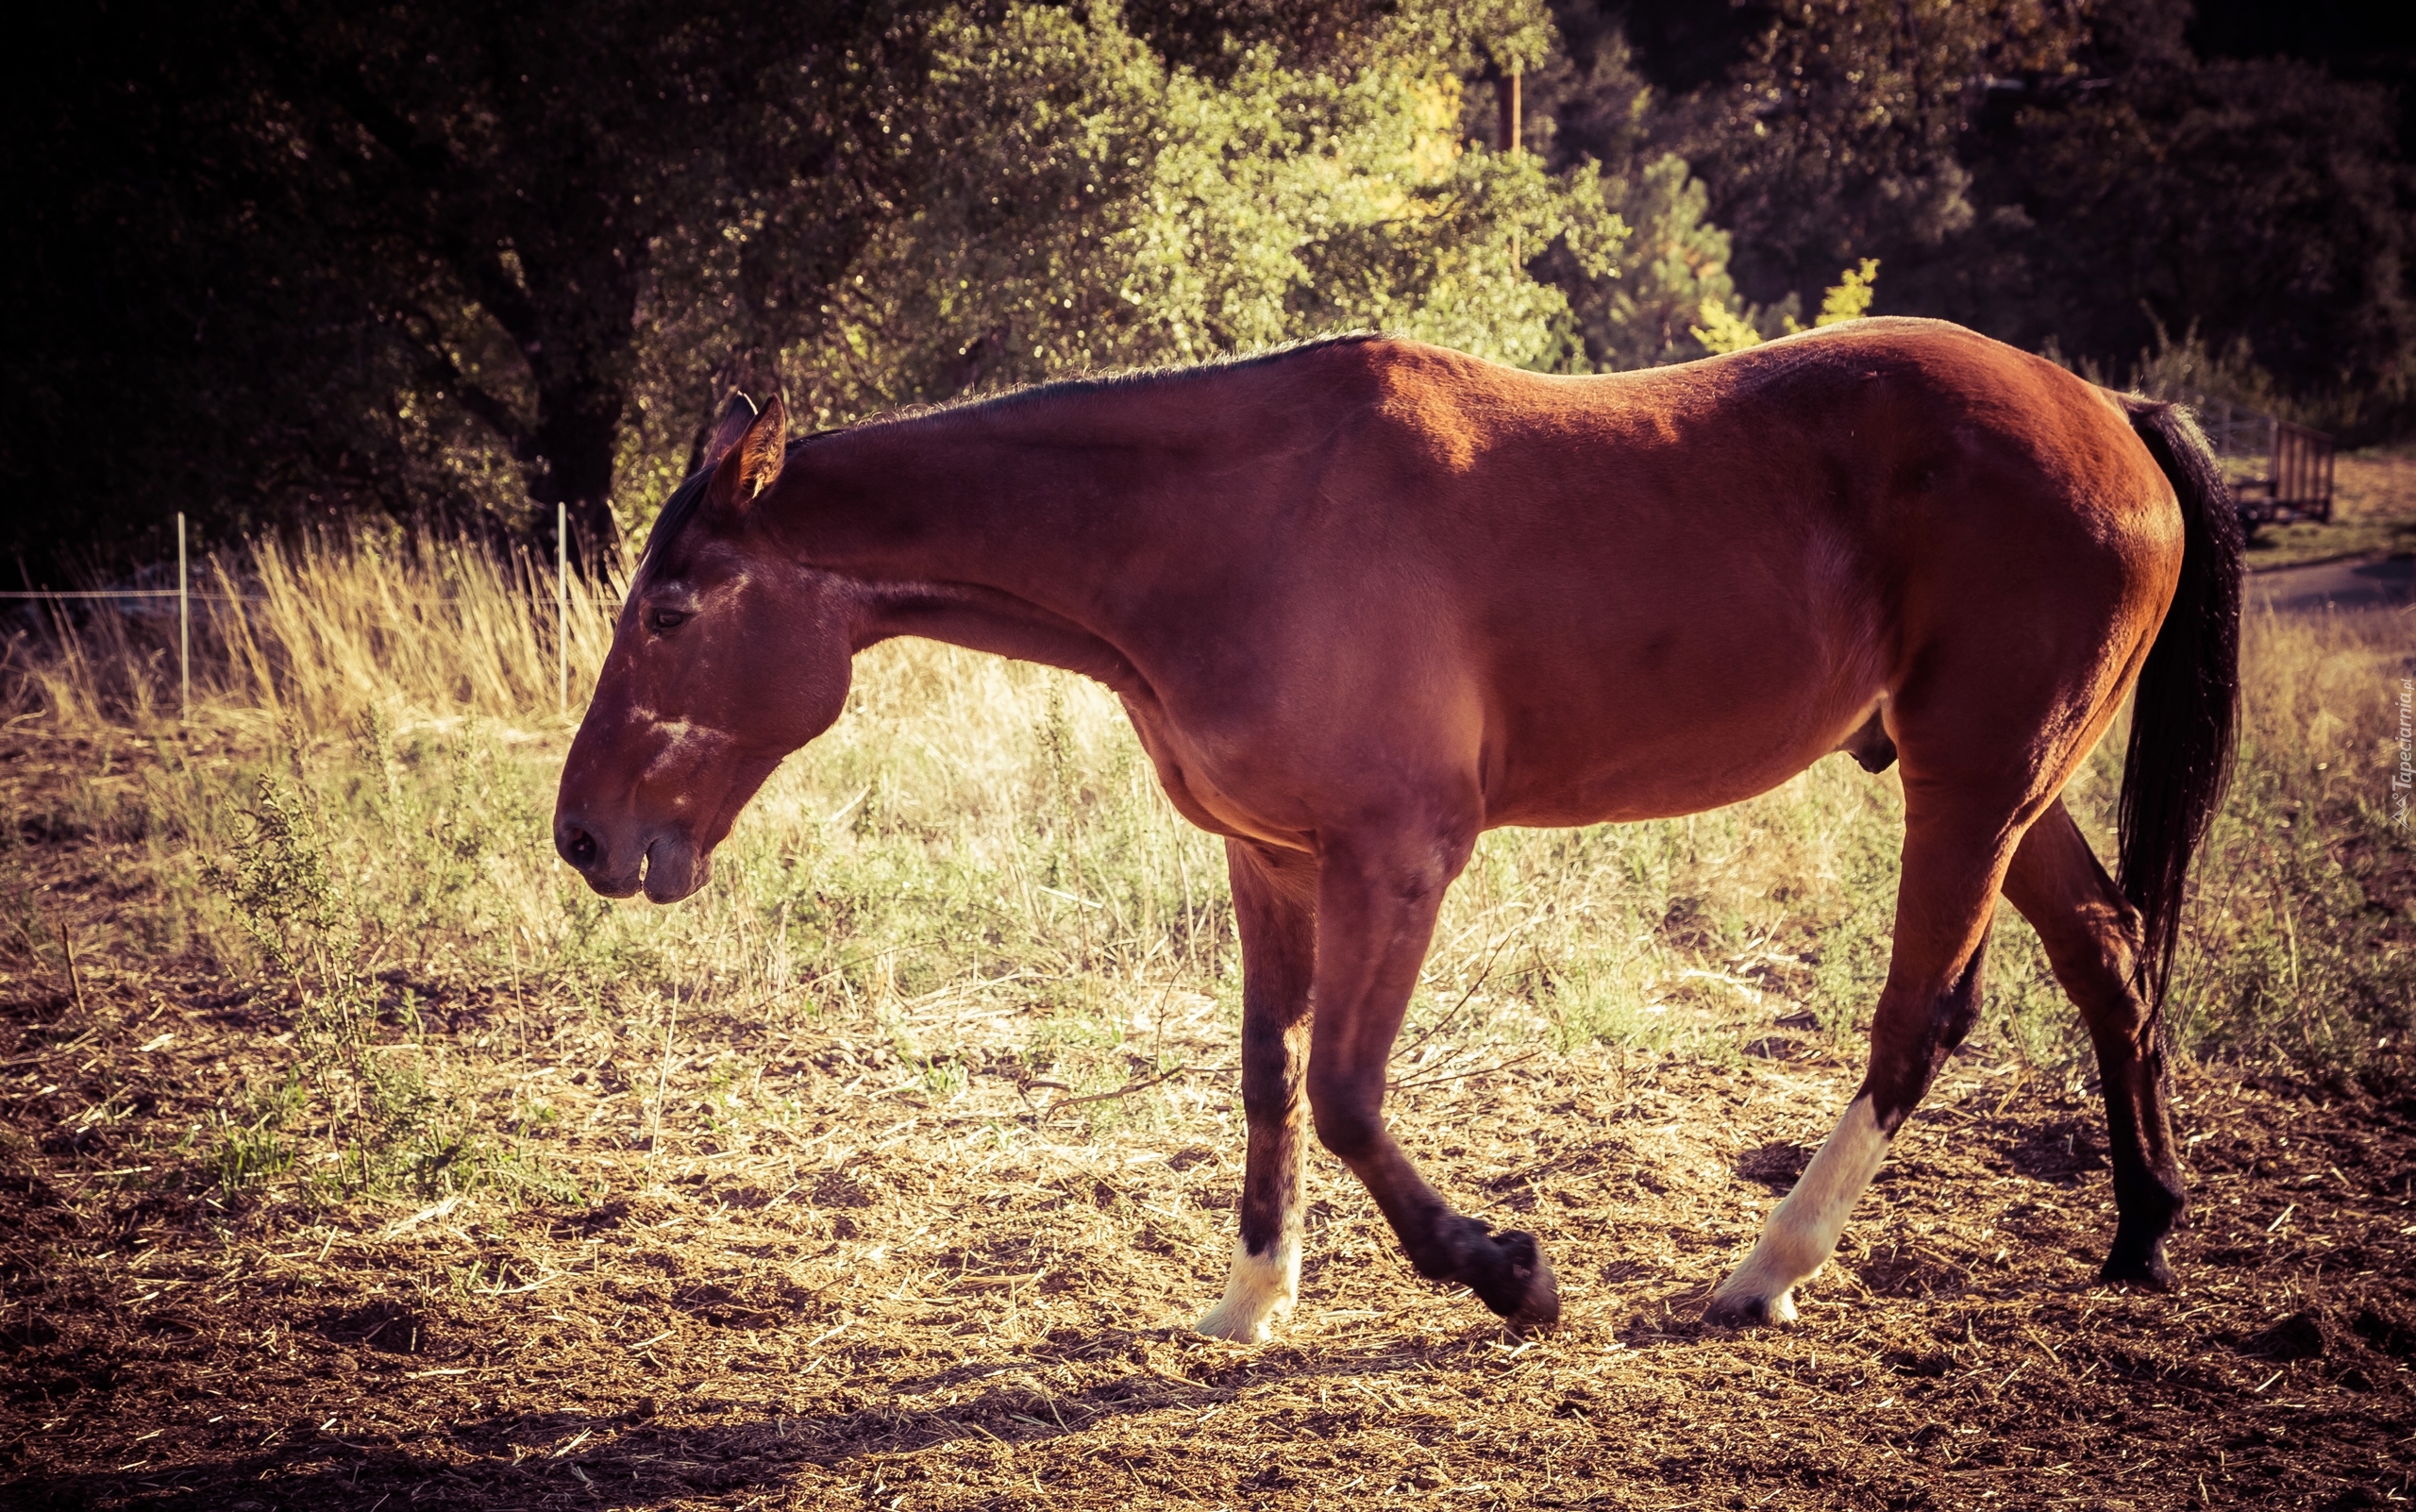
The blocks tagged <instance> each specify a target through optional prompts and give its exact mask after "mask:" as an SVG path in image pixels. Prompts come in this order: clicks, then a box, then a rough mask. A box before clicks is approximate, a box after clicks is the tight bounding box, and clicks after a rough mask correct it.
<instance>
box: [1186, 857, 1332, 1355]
mask: <svg viewBox="0 0 2416 1512" xmlns="http://www.w3.org/2000/svg"><path fill="white" fill-rule="evenodd" d="M1225 859H1226V866H1227V869H1228V870H1229V871H1230V872H1231V873H1232V875H1233V913H1234V917H1235V918H1236V920H1237V921H1238V923H1239V925H1240V931H1241V944H1242V1112H1243V1115H1244V1117H1246V1118H1247V1119H1248V1120H1249V1124H1250V1151H1249V1155H1248V1157H1247V1164H1246V1167H1245V1169H1244V1172H1243V1176H1242V1201H1241V1234H1240V1235H1239V1237H1237V1238H1236V1239H1235V1240H1234V1243H1233V1274H1232V1276H1231V1277H1230V1278H1228V1279H1227V1281H1226V1283H1225V1300H1224V1301H1223V1302H1219V1303H1217V1304H1216V1308H1215V1309H1214V1310H1213V1311H1211V1312H1210V1313H1209V1314H1208V1316H1207V1317H1205V1318H1203V1319H1200V1325H1199V1326H1200V1332H1201V1333H1202V1334H1206V1335H1209V1336H1212V1337H1216V1338H1230V1339H1237V1340H1240V1341H1242V1342H1244V1343H1263V1342H1265V1340H1266V1339H1267V1336H1268V1335H1269V1334H1270V1332H1271V1331H1272V1328H1273V1324H1274V1322H1275V1319H1277V1318H1279V1317H1281V1316H1282V1315H1284V1314H1285V1313H1288V1312H1290V1311H1291V1310H1292V1303H1293V1301H1294V1300H1295V1299H1296V1298H1297V1297H1298V1295H1299V1293H1300V1178H1301V1164H1300V1157H1301V1153H1302V1151H1301V1136H1302V1135H1303V1134H1305V1133H1306V1131H1305V1130H1304V1129H1303V1128H1302V1127H1301V1125H1302V1124H1303V1123H1304V1122H1305V1121H1306V1120H1305V1119H1303V1118H1302V1117H1301V1114H1302V1111H1303V1106H1304V1105H1303V1103H1302V1101H1301V1078H1302V1075H1303V1072H1304V1068H1305V1067H1306V1065H1307V1062H1308V1050H1309V1047H1308V1033H1307V1030H1308V1023H1307V1020H1308V1012H1309V979H1310V973H1311V971H1312V970H1313V969H1314V967H1315V966H1316V960H1317V863H1316V861H1315V860H1313V859H1312V858H1310V857H1307V856H1301V855H1294V854H1292V853H1290V852H1286V851H1278V850H1271V849H1265V848H1260V847H1257V846H1253V845H1250V844H1249V843H1247V842H1245V841H1240V840H1229V841H1227V842H1226V843H1225Z"/></svg>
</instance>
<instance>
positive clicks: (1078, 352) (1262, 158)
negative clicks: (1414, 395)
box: [782, 6, 1624, 423]
mask: <svg viewBox="0 0 2416 1512" xmlns="http://www.w3.org/2000/svg"><path fill="white" fill-rule="evenodd" d="M931 37H932V67H931V76H930V79H929V83H928V85H927V87H926V88H925V89H924V90H923V91H921V92H919V93H918V95H917V96H916V99H915V101H914V104H913V106H912V107H911V108H910V109H907V110H906V111H905V112H904V113H902V114H901V116H900V118H899V127H900V129H901V131H903V132H905V133H906V134H907V135H909V136H911V137H912V138H913V139H914V140H915V141H917V142H934V143H949V144H950V145H949V148H948V151H946V152H945V153H943V154H940V155H939V156H938V157H937V159H936V160H935V161H934V163H933V165H932V167H931V172H930V174H929V176H927V177H926V178H925V179H924V180H923V181H922V183H921V184H920V186H919V190H920V197H919V198H918V199H917V200H916V201H915V203H914V209H913V212H912V213H911V214H909V215H905V216H901V217H899V218H898V219H897V220H895V221H893V222H891V223H890V224H889V225H887V226H886V227H882V228H881V230H879V231H878V232H876V233H875V234H874V235H873V236H872V237H871V238H870V239H869V240H868V241H867V242H866V244H865V245H864V251H863V254H862V256H861V257H860V258H859V259H858V260H857V261H856V263H855V264H854V265H853V267H852V268H851V270H850V273H849V276H848V277H847V279H846V280H845V281H844V283H843V284H842V285H840V286H839V287H838V288H836V289H834V291H833V292H832V294H831V326H830V327H829V328H827V330H826V331H825V332H824V333H822V334H821V336H820V337H819V338H818V339H816V340H813V341H809V342H806V343H802V344H798V345H797V346H795V347H793V348H792V349H791V350H790V351H789V352H788V353H787V354H786V355H785V356H784V359H783V363H782V371H783V375H784V377H785V378H786V379H787V381H788V384H789V387H790V388H791V390H792V391H793V392H795V393H797V394H800V395H806V396H807V398H808V409H809V412H813V413H815V414H816V415H817V416H818V417H819V418H821V419H822V420H823V421H824V422H825V423H829V422H831V421H833V420H836V419H840V418H844V417H847V416H850V415H853V414H857V413H862V412H865V411H868V410H874V409H879V408H882V407H885V406H889V405H894V404H900V403H908V402H914V401H920V400H929V399H941V398H947V397H949V396H951V395H955V394H957V393H959V392H962V391H964V390H965V389H968V388H973V387H977V386H979V387H988V386H994V385H998V384H1001V383H1009V382H1017V381H1023V380H1027V379H1032V378H1045V377H1049V376H1052V375H1056V374H1062V373H1065V372H1079V371H1088V370H1097V369H1099V368H1113V367H1118V366H1126V365H1132V364H1135V363H1146V362H1158V361H1194V360H1198V359H1200V358H1204V357H1208V356H1212V355H1215V354H1218V353H1223V352H1230V351H1233V350H1236V349H1246V348H1249V347H1252V346H1263V345H1267V344H1272V343H1276V342H1281V341H1284V340H1288V339H1292V338H1296V337H1300V336H1304V335H1312V334H1317V333H1318V332H1321V331H1328V330H1336V329H1349V328H1365V327H1381V328H1385V329H1388V330H1392V331H1395V332H1398V333H1401V334H1405V335H1413V336H1421V337H1425V338H1427V339H1430V340H1434V341H1438V342H1443V343H1447V344H1453V345H1457V346H1461V347H1464V348H1467V349H1469V350H1473V351H1478V352H1483V353H1486V354H1489V355H1493V356H1496V357H1500V358H1502V359H1504V360H1507V361H1518V362H1525V363H1529V364H1532V365H1537V366H1552V365H1560V364H1563V363H1565V361H1567V360H1568V357H1569V343H1568V336H1567V331H1568V326H1569V308H1568V304H1567V301H1566V299H1565V297H1564V295H1563V294H1562V293H1561V292H1560V291H1559V290H1558V289H1556V288H1554V287H1552V285H1550V284H1547V283H1541V282H1538V281H1537V280H1536V279H1535V278H1534V277H1532V276H1530V274H1529V273H1528V271H1527V270H1526V267H1525V262H1526V261H1527V260H1528V259H1529V258H1530V257H1532V256H1533V255H1535V254H1536V253H1539V252H1541V251H1542V250H1544V249H1545V248H1547V247H1557V248H1559V249H1560V255H1561V256H1563V257H1565V258H1567V259H1569V260H1570V261H1571V264H1572V266H1574V267H1577V268H1580V269H1582V270H1590V272H1591V273H1592V274H1593V275H1594V276H1602V275H1603V274H1606V273H1607V272H1608V270H1609V268H1610V266H1611V261H1610V260H1611V259H1612V258H1613V257H1614V256H1615V255H1616V253H1617V251H1618V248H1619V244H1620V243H1621V241H1622V239H1623V234H1624V232H1623V227H1621V226H1620V224H1619V221H1618V219H1617V217H1616V215H1615V214H1613V213H1612V212H1611V211H1610V210H1608V208H1607V207H1606V206H1605V205H1604V203H1603V201H1602V195H1601V193H1600V191H1599V189H1598V187H1597V186H1596V184H1595V182H1594V176H1593V175H1592V172H1591V171H1590V170H1586V169H1580V170H1575V171H1572V172H1569V173H1567V174H1562V175H1553V174H1551V173H1549V172H1547V171H1546V170H1545V168H1544V166H1543V164H1542V163H1541V162H1540V161H1539V160H1536V159H1535V158H1534V157H1532V156H1529V155H1504V154H1500V153H1495V152H1492V151H1488V150H1485V149H1483V148H1473V149H1472V148H1470V147H1469V146H1468V145H1467V144H1466V143H1463V142H1462V141H1461V140H1460V138H1459V133H1458V126H1459V118H1460V99H1459V96H1460V89H1461V85H1460V80H1459V77H1458V75H1457V74H1456V73H1455V72H1454V70H1455V68H1456V67H1462V66H1469V65H1470V64H1471V63H1472V61H1473V58H1472V55H1471V49H1470V48H1469V40H1468V38H1466V37H1464V36H1455V35H1453V34H1452V33H1451V31H1449V30H1448V29H1445V28H1443V27H1440V26H1438V25H1434V18H1433V17H1431V16H1418V15H1409V16H1404V17H1401V18H1396V19H1395V20H1393V21H1389V22H1387V23H1385V24H1384V25H1383V26H1381V27H1379V28H1378V29H1377V30H1376V31H1375V32H1374V33H1372V34H1370V35H1368V36H1367V37H1363V38H1361V39H1358V40H1357V41H1356V43H1355V45H1354V48H1353V51H1352V54H1351V57H1349V58H1347V59H1335V58H1334V57H1331V56H1330V57H1328V58H1327V59H1323V60H1322V62H1321V63H1320V64H1318V65H1317V66H1307V65H1301V66H1294V65H1293V64H1291V63H1287V61H1286V56H1285V54H1284V51H1283V50H1281V49H1279V48H1277V47H1275V46H1273V45H1271V44H1270V45H1260V46H1257V47H1254V48H1251V49H1250V50H1248V51H1247V52H1246V53H1244V54H1243V55H1242V56H1241V57H1239V58H1238V59H1233V60H1232V62H1231V66H1230V67H1229V68H1227V69H1225V70H1223V76H1222V78H1221V80H1219V79H1217V78H1212V77H1208V76H1202V75H1200V74H1198V73H1195V72H1193V71H1192V70H1190V69H1188V68H1183V67H1168V66H1167V65H1166V63H1165V62H1164V60H1163V59H1161V58H1160V57H1159V56H1158V55H1157V54H1156V53H1155V52H1154V51H1153V50H1152V49H1150V48H1149V46H1147V45H1146V44H1145V43H1144V42H1142V41H1141V40H1140V39H1138V38H1135V37H1134V36H1133V35H1132V34H1131V33H1130V32H1128V31H1127V30H1125V29H1124V27H1123V26H1122V25H1121V24H1120V22H1119V21H1118V20H1117V18H1116V16H1115V14H1114V13H1113V12H1109V11H1104V10H1101V11H1093V12H1090V13H1089V14H1087V15H1082V14H1077V13H1074V12H1069V11H1066V10H1062V9H1056V8H1042V7H1026V6H1017V7H1013V8H1009V9H1007V10H1006V11H1004V12H1003V13H1002V14H1000V15H999V16H998V18H997V19H995V20H989V21H985V20H982V19H980V18H977V17H974V16H972V15H969V14H966V13H963V12H956V13H951V14H950V15H948V16H947V17H944V18H943V19H941V20H940V21H938V22H937V23H935V24H934V26H933V30H932V33H931Z"/></svg>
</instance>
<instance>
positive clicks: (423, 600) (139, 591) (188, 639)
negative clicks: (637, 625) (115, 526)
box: [0, 506, 621, 720]
mask: <svg viewBox="0 0 2416 1512" xmlns="http://www.w3.org/2000/svg"><path fill="white" fill-rule="evenodd" d="M567 513H568V512H567V510H566V509H563V508H561V507H560V506H558V507H557V511H556V517H555V547H556V561H555V572H554V582H553V589H554V647H553V651H554V655H553V661H554V674H555V677H554V683H555V705H556V709H557V712H566V711H567V710H568V708H569V702H570V639H571V627H570V619H571V614H572V613H573V612H574V611H578V612H579V613H593V612H595V611H598V610H600V611H603V612H605V613H606V614H607V615H608V616H610V615H612V614H616V613H618V611H619V608H620V604H621V596H619V595H598V594H584V593H578V592H575V591H573V589H572V587H571V582H570V549H569V520H568V518H567ZM212 561H213V563H214V561H215V559H212ZM210 570H213V571H215V572H216V573H217V574H218V577H219V580H220V581H221V582H222V583H224V582H225V580H226V571H225V569H224V568H223V567H217V566H214V565H213V566H212V567H211V568H210ZM176 578H177V584H176V586H175V587H173V588H33V587H27V588H25V589H21V590H0V602H22V603H50V604H61V603H76V602H94V603H108V602H112V601H124V600H139V601H150V602H159V601H164V600H167V599H175V600H176V630H177V633H176V662H177V678H176V681H177V693H178V700H177V701H178V715H179V717H180V718H182V719H187V720H189V719H191V717H192V714H193V623H192V616H193V605H194V604H196V603H198V604H207V605H216V604H225V605H248V604H260V605H275V604H277V603H279V602H281V601H282V600H281V599H280V597H279V596H277V595H276V594H273V593H229V592H224V591H221V592H210V591H202V590H195V589H194V588H193V568H192V563H191V559H190V557H189V555H188V553H187V547H186V527H185V516H184V515H183V513H182V512H178V514H177V515H176ZM530 586H532V587H536V586H538V583H534V582H532V583H531V584H530ZM483 601H484V596H482V595H480V594H478V593H476V592H467V593H461V594H440V595H434V596H428V595H394V594H384V593H381V594H379V595H377V598H376V600H375V602H376V603H377V604H380V605H382V606H384V607H385V608H387V609H390V610H391V609H432V608H443V607H445V606H448V605H455V604H477V603H480V602H483ZM356 607H358V606H356ZM237 633H238V634H239V635H240V636H241V637H242V638H243V642H244V643H245V646H244V649H243V650H242V651H236V656H237V660H238V661H242V660H245V659H246V652H248V651H249V650H250V647H249V646H248V642H249V639H250V637H249V633H248V631H245V630H238V632H237ZM229 649H230V650H235V647H229ZM249 659H251V660H257V655H256V654H254V655H251V656H250V658H249Z"/></svg>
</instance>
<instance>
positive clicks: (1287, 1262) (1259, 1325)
mask: <svg viewBox="0 0 2416 1512" xmlns="http://www.w3.org/2000/svg"><path fill="white" fill-rule="evenodd" d="M1299 1296H1300V1234H1299V1233H1298V1232H1297V1231H1295V1230H1293V1229H1291V1228H1289V1227H1286V1228H1285V1230H1284V1235H1283V1237H1281V1238H1279V1239H1277V1240H1276V1241H1275V1252H1274V1253H1272V1254H1252V1253H1250V1252H1249V1251H1248V1250H1246V1249H1244V1248H1243V1247H1242V1241H1241V1240H1240V1239H1238V1238H1236V1239H1235V1240H1233V1274H1232V1275H1231V1276H1229V1277H1227V1278H1226V1281H1225V1300H1224V1301H1223V1302H1218V1303H1217V1304H1216V1309H1215V1310H1214V1311H1212V1312H1211V1313H1209V1315H1208V1316H1207V1317H1205V1318H1203V1319H1200V1322H1199V1325H1198V1326H1199V1331H1200V1333H1202V1334H1205V1335H1207V1336H1209V1337H1210V1338H1229V1339H1232V1340H1233V1341H1234V1342H1236V1343H1240V1344H1264V1343H1266V1342H1267V1340H1268V1339H1269V1338H1272V1337H1273V1336H1274V1335H1275V1330H1274V1322H1275V1319H1278V1318H1281V1317H1283V1316H1284V1315H1285V1314H1287V1313H1289V1312H1291V1310H1292V1302H1293V1301H1294V1299H1296V1298H1298V1297H1299Z"/></svg>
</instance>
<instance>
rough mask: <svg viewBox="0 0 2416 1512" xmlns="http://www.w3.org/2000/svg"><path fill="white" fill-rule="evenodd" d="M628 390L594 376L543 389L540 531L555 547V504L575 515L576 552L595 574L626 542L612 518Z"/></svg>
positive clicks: (537, 493) (537, 494) (537, 490)
mask: <svg viewBox="0 0 2416 1512" xmlns="http://www.w3.org/2000/svg"><path fill="white" fill-rule="evenodd" d="M627 402H628V401H627V395H626V394H625V392H624V391H623V389H622V387H621V385H620V384H618V383H613V382H608V381H602V380H595V379H590V380H588V381H585V382H573V383H568V384H564V385H562V386H561V387H557V388H547V389H541V390H539V391H538V395H537V428H536V432H535V435H534V438H533V439H534V441H535V443H536V448H535V449H536V452H537V456H538V457H539V458H540V459H541V460H542V462H541V465H542V468H543V471H542V472H541V473H540V474H539V475H538V477H537V479H535V486H534V487H532V488H531V489H530V490H529V495H530V496H531V497H532V498H534V499H535V500H536V501H537V503H538V504H539V505H541V506H543V508H542V509H541V511H540V518H539V522H538V527H537V529H538V533H539V534H540V535H541V536H542V537H544V538H545V543H546V545H547V546H549V547H550V546H552V545H553V544H554V543H553V539H552V538H553V529H554V510H553V506H554V505H556V504H561V505H562V506H564V507H565V509H566V510H567V511H568V512H569V515H570V555H571V558H572V560H573V561H575V562H576V563H579V570H580V572H581V573H582V574H583V575H585V576H587V577H590V578H593V577H596V575H597V574H598V573H599V572H601V571H602V570H603V568H604V566H605V564H606V563H609V562H611V561H612V558H613V556H614V554H615V553H616V552H617V551H618V549H619V547H620V534H619V528H618V527H617V526H616V525H614V523H613V520H612V457H613V452H614V451H615V449H616V448H617V444H618V441H619V439H620V431H621V412H622V410H623V409H624V407H625V406H626V404H627Z"/></svg>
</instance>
